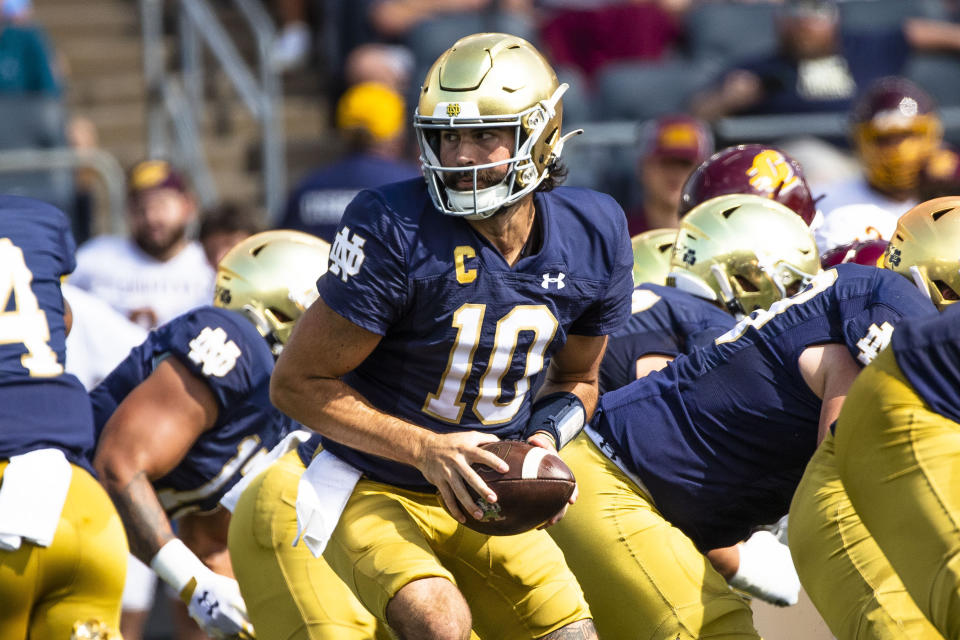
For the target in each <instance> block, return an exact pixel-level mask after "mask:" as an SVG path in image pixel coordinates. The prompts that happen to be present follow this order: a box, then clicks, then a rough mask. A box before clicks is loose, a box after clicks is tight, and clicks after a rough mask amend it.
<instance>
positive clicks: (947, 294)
mask: <svg viewBox="0 0 960 640" xmlns="http://www.w3.org/2000/svg"><path fill="white" fill-rule="evenodd" d="M933 285H934V286H935V287H936V288H937V291H939V292H940V295H942V296H943V299H944V300H960V292H957V291H954V290H953V287H951V286H950V285H949V284H947V283H946V282H944V281H943V280H934V281H933Z"/></svg>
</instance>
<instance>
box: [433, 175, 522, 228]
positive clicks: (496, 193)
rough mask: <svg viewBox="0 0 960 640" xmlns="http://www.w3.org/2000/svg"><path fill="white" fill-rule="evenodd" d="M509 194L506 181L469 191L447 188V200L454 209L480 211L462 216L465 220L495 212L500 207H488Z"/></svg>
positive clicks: (479, 218)
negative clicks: (488, 208) (487, 209)
mask: <svg viewBox="0 0 960 640" xmlns="http://www.w3.org/2000/svg"><path fill="white" fill-rule="evenodd" d="M509 195H510V186H509V185H508V184H506V182H505V181H504V182H500V183H498V184H495V185H493V186H492V187H485V188H483V189H471V190H470V191H457V190H456V189H450V188H447V202H448V203H449V204H450V208H451V209H453V210H454V211H459V212H462V213H466V212H468V211H481V213H472V214H468V215H466V216H464V217H465V218H466V219H467V220H484V219H486V218H489V217H490V216H492V215H493V214H495V213H496V212H497V211H499V210H500V209H490V210H489V211H483V209H486V208H487V207H491V206H493V205H495V204H496V203H498V202H503V201H504V200H506V199H507V196H509Z"/></svg>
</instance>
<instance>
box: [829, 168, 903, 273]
mask: <svg viewBox="0 0 960 640" xmlns="http://www.w3.org/2000/svg"><path fill="white" fill-rule="evenodd" d="M823 191H824V192H825V194H826V195H825V196H824V198H823V199H822V200H821V201H820V202H818V203H817V205H818V207H819V209H820V210H821V211H822V212H823V222H822V224H820V225H819V226H818V227H816V228H815V229H814V238H815V239H816V242H817V249H818V250H819V251H820V254H821V255H823V254H824V253H826V252H827V251H830V250H831V249H833V248H835V247H838V246H840V245H842V244H848V243H850V242H854V241H857V240H870V239H871V238H882V239H884V240H889V239H890V238H891V237H892V235H893V232H894V230H895V229H896V227H897V220H898V219H899V218H900V216H902V215H903V214H904V213H906V212H907V211H908V210H910V209H912V208H913V207H914V206H916V204H917V201H916V200H913V199H910V200H892V199H890V198H888V197H886V196H885V195H883V194H882V193H880V192H879V191H876V190H875V189H872V188H871V187H870V185H869V184H867V181H866V180H865V179H863V178H862V177H858V178H855V179H853V180H848V181H845V182H835V183H833V184H828V185H826V186H824V187H823Z"/></svg>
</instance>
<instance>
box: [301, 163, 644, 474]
mask: <svg viewBox="0 0 960 640" xmlns="http://www.w3.org/2000/svg"><path fill="white" fill-rule="evenodd" d="M534 202H535V206H536V210H537V217H536V220H537V222H536V224H538V225H540V230H541V232H542V233H541V237H542V238H543V245H542V247H541V249H540V250H539V251H538V252H537V253H535V254H533V255H530V256H526V257H524V258H521V259H520V260H519V261H518V262H517V263H516V264H515V265H514V266H513V267H512V268H511V267H510V266H509V265H508V264H507V263H506V261H505V260H504V259H503V256H502V255H501V254H500V253H499V252H498V251H497V250H496V249H495V248H494V247H493V246H492V245H491V244H490V243H489V242H487V241H486V239H485V238H483V236H481V235H480V234H478V233H476V232H475V231H474V230H473V228H472V227H471V226H470V224H469V223H467V222H466V221H464V220H460V219H457V218H454V217H451V216H445V215H443V214H441V213H440V212H438V211H437V210H436V209H434V207H433V205H432V203H431V201H430V198H429V196H428V194H427V190H426V185H425V183H424V181H423V180H422V179H417V180H410V181H407V182H400V183H396V184H393V185H388V186H385V187H381V188H379V189H376V190H370V191H364V192H361V193H360V194H359V195H358V196H357V198H356V199H355V200H354V201H353V202H352V203H351V205H350V206H349V207H348V208H347V211H346V212H345V213H344V217H343V220H342V223H341V225H342V226H341V228H340V231H339V232H338V233H337V239H336V241H335V242H334V245H333V249H332V251H331V258H330V269H329V272H328V273H327V274H325V275H324V276H323V277H321V278H320V280H319V282H318V289H319V292H320V295H321V297H322V298H323V299H324V301H325V302H326V304H327V305H329V306H330V307H331V308H332V309H333V310H334V311H335V312H336V313H338V314H340V315H342V316H343V317H345V318H347V319H348V320H350V321H351V322H353V323H354V324H356V325H358V326H361V327H363V328H364V329H367V330H369V331H372V332H374V333H377V334H379V335H381V336H383V339H382V340H381V342H380V344H379V345H378V346H377V348H376V349H375V350H374V351H373V353H371V354H370V356H369V357H368V358H367V359H366V360H365V361H364V362H363V363H362V364H361V365H360V366H359V367H357V369H356V370H355V371H353V372H351V373H350V374H348V375H347V376H345V377H344V381H345V382H346V383H347V384H349V385H350V386H352V387H353V388H354V389H356V390H357V391H358V392H359V393H360V394H361V395H363V396H364V397H365V398H366V399H367V400H369V401H370V402H371V403H372V404H373V405H374V406H375V407H377V408H378V409H380V410H381V411H384V412H386V413H389V414H392V415H396V416H399V417H402V418H404V419H406V420H409V421H411V422H413V423H415V424H419V425H422V426H424V427H427V428H429V429H433V430H435V431H439V432H449V431H460V430H467V429H478V430H483V431H489V432H491V433H495V434H497V435H498V436H500V437H503V438H508V437H511V436H516V435H517V434H519V433H520V431H521V430H522V428H523V427H524V425H525V424H526V421H527V419H528V417H529V412H530V404H531V394H530V382H531V379H532V378H533V377H534V376H536V375H537V374H538V373H540V372H541V371H542V370H543V368H544V367H545V366H546V365H547V363H548V362H549V360H550V357H551V356H552V355H553V354H554V353H555V352H556V351H557V350H558V349H560V348H561V347H562V346H563V344H564V343H565V342H566V339H567V335H569V334H570V333H575V334H583V335H602V334H607V333H610V332H612V331H615V330H616V329H617V328H618V327H619V326H620V325H621V324H622V323H623V321H624V320H625V319H626V316H627V314H628V311H629V303H630V290H631V289H632V284H633V283H632V275H631V269H632V263H633V257H632V256H633V254H632V251H631V248H630V241H629V237H628V236H627V232H626V223H625V217H624V215H623V212H622V210H621V209H620V207H619V206H618V205H617V204H616V203H615V202H614V201H613V199H611V198H610V197H609V196H605V195H603V194H599V193H596V192H593V191H589V190H585V189H571V188H563V187H561V188H559V189H556V190H554V191H551V192H549V193H542V194H537V195H536V196H535V199H534ZM324 446H326V447H327V448H328V449H329V450H331V451H333V452H334V453H335V454H336V455H338V456H339V457H341V458H343V459H344V460H346V461H347V462H350V463H351V464H354V465H355V466H358V467H359V468H361V469H363V470H364V471H365V472H367V474H368V475H369V476H371V477H373V478H375V479H379V480H382V481H386V482H391V483H394V484H398V485H402V486H410V487H421V488H422V487H425V486H427V484H426V481H425V480H424V479H423V477H422V476H421V475H420V474H419V473H418V472H417V471H416V470H415V469H412V468H410V467H406V466H404V465H399V464H393V463H388V462H385V461H384V460H382V459H380V458H375V457H373V456H367V455H364V454H361V453H359V452H357V451H354V450H352V449H349V448H347V447H344V446H342V445H339V444H337V443H334V442H329V443H325V444H324ZM307 460H309V457H307Z"/></svg>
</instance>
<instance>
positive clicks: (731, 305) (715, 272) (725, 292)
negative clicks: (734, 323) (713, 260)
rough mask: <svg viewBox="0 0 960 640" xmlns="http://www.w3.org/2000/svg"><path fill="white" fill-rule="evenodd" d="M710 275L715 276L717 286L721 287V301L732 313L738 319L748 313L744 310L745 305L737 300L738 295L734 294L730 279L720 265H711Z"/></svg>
mask: <svg viewBox="0 0 960 640" xmlns="http://www.w3.org/2000/svg"><path fill="white" fill-rule="evenodd" d="M710 275H712V276H713V279H714V280H715V281H716V283H717V286H718V287H719V288H720V301H721V302H723V304H724V306H725V307H726V308H727V311H729V312H730V313H732V314H733V316H734V317H735V318H737V320H739V319H740V318H742V317H744V316H745V315H747V314H746V312H745V311H744V310H743V305H742V304H740V301H739V300H737V297H736V296H735V295H734V294H733V288H732V287H731V286H730V281H729V280H727V274H725V273H724V272H723V269H721V268H720V265H718V264H714V265H711V266H710Z"/></svg>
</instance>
